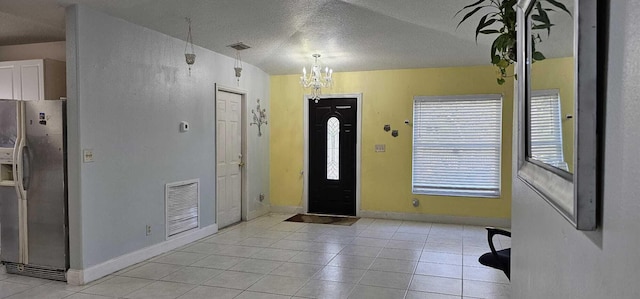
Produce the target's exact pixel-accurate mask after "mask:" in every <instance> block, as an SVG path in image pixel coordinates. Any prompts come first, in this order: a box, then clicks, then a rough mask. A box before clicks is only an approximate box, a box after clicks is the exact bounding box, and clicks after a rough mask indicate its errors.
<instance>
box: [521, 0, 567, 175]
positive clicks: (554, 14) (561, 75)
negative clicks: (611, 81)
mask: <svg viewBox="0 0 640 299" xmlns="http://www.w3.org/2000/svg"><path fill="white" fill-rule="evenodd" d="M535 2H536V3H535V4H534V6H535V5H543V7H544V5H545V1H540V0H538V1H535ZM558 2H560V3H562V4H564V6H565V7H566V8H567V10H568V11H570V12H572V14H573V11H574V4H573V0H562V1H558ZM546 13H547V15H546V16H540V14H539V12H538V11H537V10H533V11H532V13H531V14H529V18H528V20H527V23H528V24H529V26H531V27H530V28H531V29H530V32H531V35H530V37H529V38H531V45H532V46H531V47H530V48H529V49H528V50H529V53H528V55H527V56H528V57H530V58H534V59H535V62H533V63H531V65H530V68H531V70H530V78H531V83H530V85H529V86H530V88H531V90H530V92H531V98H530V100H529V101H528V103H527V107H528V110H529V113H528V115H529V119H528V125H527V133H528V134H527V136H528V139H527V159H528V160H533V161H536V162H539V163H542V164H544V165H546V166H550V167H549V168H550V169H553V170H554V171H555V172H558V173H564V175H565V176H566V175H570V174H572V173H573V169H574V168H573V164H574V161H573V157H574V117H573V116H574V114H575V112H574V110H575V90H576V84H575V71H576V68H575V45H574V43H575V38H574V18H573V16H572V15H570V14H568V13H567V12H566V11H563V10H560V9H554V10H550V11H546ZM545 18H546V19H547V20H550V22H551V24H553V26H551V27H550V28H548V26H541V25H539V24H540V22H539V21H538V20H540V19H545ZM534 59H529V61H534Z"/></svg>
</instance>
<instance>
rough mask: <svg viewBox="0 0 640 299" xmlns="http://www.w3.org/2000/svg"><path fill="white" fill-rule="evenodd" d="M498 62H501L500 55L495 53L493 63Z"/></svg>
mask: <svg viewBox="0 0 640 299" xmlns="http://www.w3.org/2000/svg"><path fill="white" fill-rule="evenodd" d="M498 62H500V56H498V55H493V58H491V64H498Z"/></svg>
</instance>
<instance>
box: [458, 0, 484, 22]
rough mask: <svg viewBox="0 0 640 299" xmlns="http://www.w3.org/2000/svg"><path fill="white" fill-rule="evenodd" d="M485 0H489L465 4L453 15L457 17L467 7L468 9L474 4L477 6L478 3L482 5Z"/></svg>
mask: <svg viewBox="0 0 640 299" xmlns="http://www.w3.org/2000/svg"><path fill="white" fill-rule="evenodd" d="M485 1H487V0H479V1H478V2H476V3H473V4H469V5H467V6H465V7H463V8H462V9H461V10H458V12H456V14H455V15H453V17H454V18H455V17H456V16H457V15H458V14H459V13H461V12H462V11H463V10H465V9H467V8H470V7H474V6H476V5H480V4H482V2H485Z"/></svg>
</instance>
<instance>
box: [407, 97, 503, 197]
mask: <svg viewBox="0 0 640 299" xmlns="http://www.w3.org/2000/svg"><path fill="white" fill-rule="evenodd" d="M501 140H502V96H501V95H475V96H453V97H415V98H414V102H413V176H412V188H413V193H415V194H433V195H451V196H474V197H498V196H500V151H501Z"/></svg>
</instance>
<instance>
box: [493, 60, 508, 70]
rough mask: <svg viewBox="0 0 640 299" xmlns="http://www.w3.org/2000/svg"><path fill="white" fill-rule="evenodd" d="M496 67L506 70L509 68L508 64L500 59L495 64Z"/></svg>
mask: <svg viewBox="0 0 640 299" xmlns="http://www.w3.org/2000/svg"><path fill="white" fill-rule="evenodd" d="M496 65H497V66H498V67H501V68H506V67H508V66H509V62H508V61H506V60H504V59H501V60H500V61H498V63H496Z"/></svg>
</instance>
